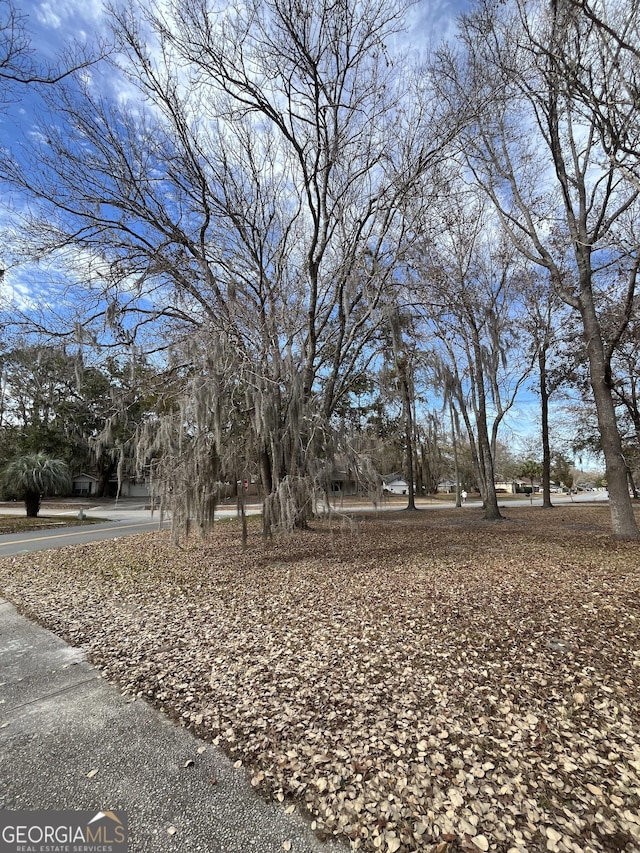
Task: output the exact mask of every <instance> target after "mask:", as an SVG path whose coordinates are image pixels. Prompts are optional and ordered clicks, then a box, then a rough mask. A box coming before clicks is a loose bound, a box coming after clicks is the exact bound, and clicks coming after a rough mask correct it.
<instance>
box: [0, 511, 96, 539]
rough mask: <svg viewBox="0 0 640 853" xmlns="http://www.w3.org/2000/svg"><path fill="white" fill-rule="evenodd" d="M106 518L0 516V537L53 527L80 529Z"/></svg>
mask: <svg viewBox="0 0 640 853" xmlns="http://www.w3.org/2000/svg"><path fill="white" fill-rule="evenodd" d="M101 521H105V519H104V518H84V519H82V520H80V519H79V518H77V517H76V516H60V515H51V516H47V515H39V516H38V517H37V518H27V517H26V515H0V535H3V534H6V533H27V532H28V531H30V530H49V529H51V528H53V527H79V526H82V525H85V524H98V523H99V522H101Z"/></svg>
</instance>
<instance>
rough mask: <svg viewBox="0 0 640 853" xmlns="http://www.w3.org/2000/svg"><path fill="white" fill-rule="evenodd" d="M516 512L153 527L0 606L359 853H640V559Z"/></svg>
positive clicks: (24, 559) (18, 562)
mask: <svg viewBox="0 0 640 853" xmlns="http://www.w3.org/2000/svg"><path fill="white" fill-rule="evenodd" d="M505 513H506V515H507V516H508V520H506V521H504V522H500V523H498V524H488V523H486V522H483V521H482V520H481V519H480V513H479V512H478V511H476V510H469V509H465V510H458V511H456V510H453V509H452V510H448V509H441V510H433V511H423V512H420V513H414V514H406V513H393V514H392V513H386V514H381V515H380V516H379V517H378V518H375V517H370V518H362V519H359V520H357V521H356V522H355V523H354V524H355V527H354V529H351V528H349V527H345V528H339V529H338V528H335V527H334V529H333V530H331V529H330V528H329V527H328V525H326V524H320V523H319V524H317V525H316V526H315V528H314V529H313V530H311V531H309V532H306V533H304V534H300V535H296V536H293V537H291V538H287V539H283V540H281V541H275V542H273V543H263V542H262V540H261V539H260V537H259V533H258V529H257V525H256V526H255V527H253V528H252V535H251V537H250V542H249V545H250V547H249V549H248V550H247V551H246V552H244V553H243V552H242V551H241V550H240V548H239V544H238V543H239V532H238V530H237V529H236V526H235V525H233V524H226V525H223V526H220V527H219V528H218V529H217V530H216V531H214V533H213V535H212V537H211V539H210V540H209V541H208V542H206V543H204V544H203V543H198V542H189V543H183V545H182V547H181V548H180V549H177V548H176V547H175V546H173V545H172V544H171V543H170V540H169V537H168V535H167V534H165V533H154V534H146V535H144V536H140V537H136V538H135V539H134V538H126V539H125V538H122V539H118V540H115V541H110V542H108V543H101V544H93V545H78V546H75V547H71V548H66V549H64V550H62V551H49V552H41V553H38V554H30V555H28V556H20V557H11V558H5V559H4V560H2V561H0V591H1V592H2V594H3V595H4V596H6V597H7V598H8V599H10V600H11V601H13V602H15V603H16V604H17V605H18V606H19V607H20V608H21V609H22V610H23V611H24V612H26V613H27V614H29V615H30V616H32V617H33V618H34V619H36V620H38V621H39V622H41V623H43V624H44V625H46V626H47V627H49V628H51V629H52V630H54V631H56V632H57V633H59V634H60V635H62V636H64V637H65V638H66V639H68V640H69V641H70V642H72V643H75V644H82V645H85V646H86V647H87V649H88V652H89V655H90V657H91V659H92V660H93V661H94V662H95V663H97V664H98V665H99V666H101V667H102V668H103V669H104V673H105V675H106V677H108V678H109V679H110V680H112V681H113V682H114V683H117V684H118V685H119V686H120V687H121V689H122V690H123V691H124V692H126V693H128V694H130V695H131V696H132V697H135V698H144V699H146V700H148V701H151V702H153V703H154V704H155V705H157V706H158V707H160V708H161V709H163V710H164V711H165V712H166V713H168V714H170V715H171V716H173V717H175V718H176V719H179V720H180V721H181V722H182V724H183V725H188V726H190V727H192V728H193V729H194V730H195V731H196V732H197V733H198V734H199V735H200V736H201V737H203V738H205V739H207V740H212V741H214V742H215V743H218V744H220V745H221V746H223V747H224V748H225V749H226V750H227V752H228V753H229V754H231V755H232V756H233V757H234V758H235V759H236V761H237V765H238V767H239V768H240V767H243V768H245V771H246V772H247V773H248V774H249V776H250V779H251V782H252V784H253V785H254V786H255V787H257V788H259V789H260V790H261V791H263V792H264V794H265V795H267V796H272V797H275V798H276V799H278V800H280V801H281V802H285V801H288V802H289V803H294V802H297V803H299V804H302V805H303V806H304V807H305V808H306V809H307V810H308V812H309V814H310V817H311V818H312V820H313V824H312V825H313V826H314V828H315V829H316V830H317V831H318V832H320V833H325V834H336V835H340V836H342V837H344V838H345V840H347V841H348V842H349V843H350V845H351V847H352V848H353V849H358V850H363V851H364V850H366V851H376V850H381V851H387V853H395V851H402V853H404V851H434V853H435V851H437V853H445V851H448V853H454V851H464V853H477V851H478V850H480V851H486V850H496V851H504V853H506V851H527V853H533V851H552V853H553V851H563V852H564V851H571V853H599V851H626V853H631V851H638V850H639V849H640V809H639V806H640V701H639V699H640V690H639V687H640V545H639V544H638V543H624V542H616V541H613V540H612V539H611V538H610V537H609V534H608V525H609V514H608V509H607V508H604V507H595V506H592V507H579V506H566V507H564V508H561V509H555V510H551V511H543V510H541V509H535V508H534V509H524V508H523V509H520V508H511V509H507V510H505ZM252 523H255V522H252Z"/></svg>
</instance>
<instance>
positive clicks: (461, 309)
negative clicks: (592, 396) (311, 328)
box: [416, 184, 531, 520]
mask: <svg viewBox="0 0 640 853" xmlns="http://www.w3.org/2000/svg"><path fill="white" fill-rule="evenodd" d="M439 212H440V224H439V227H438V231H439V233H438V231H436V229H435V227H434V228H433V230H432V233H431V235H430V237H429V239H428V240H426V241H425V242H424V243H422V244H421V245H420V246H419V248H418V246H416V251H417V252H419V254H417V257H416V268H417V270H418V274H419V276H420V278H419V279H418V282H419V283H418V287H417V289H416V300H417V301H418V302H419V305H420V306H421V311H422V314H423V317H424V321H425V324H426V327H427V328H428V329H429V331H430V334H431V337H432V339H433V340H434V341H437V342H438V343H437V346H436V350H437V353H438V357H437V358H436V360H435V364H436V371H435V377H436V379H435V381H436V383H437V384H439V386H440V388H441V390H442V393H443V396H444V397H445V401H451V400H452V399H454V400H455V402H456V404H457V408H458V410H459V411H460V413H461V415H462V418H463V420H464V423H465V426H466V428H467V433H468V436H469V441H470V444H471V449H472V455H473V461H474V467H475V472H476V478H477V481H478V485H479V487H480V492H481V496H482V500H483V504H484V510H485V517H486V518H487V519H490V520H493V519H499V518H500V517H501V515H500V510H499V508H498V502H497V497H496V490H495V471H494V461H495V456H496V445H497V441H498V432H499V429H500V425H501V424H502V422H503V421H504V418H505V416H506V414H507V412H508V411H509V409H510V408H511V407H512V406H513V404H514V402H515V400H516V397H517V394H518V391H519V389H520V387H521V385H522V383H523V382H524V380H525V379H526V377H527V375H528V374H529V371H530V368H531V362H530V360H529V359H527V358H526V357H525V354H524V353H523V352H522V351H521V350H520V349H519V345H518V336H517V333H516V332H515V330H514V322H513V317H514V314H515V313H516V312H517V299H518V296H519V285H520V277H521V266H522V265H521V264H520V263H519V262H518V257H517V253H516V252H515V250H514V249H513V248H512V247H511V246H510V245H509V243H508V242H506V240H505V236H504V235H503V234H501V233H500V228H499V224H498V223H496V222H495V221H492V218H491V215H490V211H489V210H488V204H487V203H486V202H485V201H484V200H483V199H481V198H479V197H478V194H477V193H474V192H470V191H469V190H468V189H467V190H466V191H465V190H464V189H463V190H461V187H460V185H459V184H458V185H452V188H451V191H450V196H449V198H448V199H447V200H446V201H444V202H443V203H442V205H441V207H440V211H439ZM434 213H435V211H434V210H432V211H431V216H432V221H433V219H435V216H434Z"/></svg>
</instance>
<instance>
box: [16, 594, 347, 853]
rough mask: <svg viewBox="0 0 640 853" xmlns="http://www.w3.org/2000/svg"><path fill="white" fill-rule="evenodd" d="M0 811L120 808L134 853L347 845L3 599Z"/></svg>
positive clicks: (270, 851)
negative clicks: (321, 834) (268, 795)
mask: <svg viewBox="0 0 640 853" xmlns="http://www.w3.org/2000/svg"><path fill="white" fill-rule="evenodd" d="M203 746H206V749H205V750H204V751H203V752H199V749H201V748H202V747H203ZM187 762H189V764H188V765H187ZM191 762H192V763H191ZM185 765H187V766H185ZM0 809H89V810H94V811H99V810H102V811H105V810H107V809H113V810H119V809H122V810H124V811H125V812H126V814H127V819H128V826H129V851H130V853H173V852H174V851H179V853H195V851H208V853H280V851H282V850H286V849H290V850H291V851H293V853H338V852H339V851H340V853H344V851H345V849H347V848H346V847H345V846H342V845H339V844H329V843H326V844H322V843H321V842H319V841H318V840H317V838H316V837H315V836H314V834H313V833H312V832H311V829H310V828H309V824H308V822H307V821H306V820H305V819H304V818H302V817H301V816H300V815H299V814H298V813H297V811H296V812H295V813H294V814H290V815H287V814H285V807H284V806H281V805H278V804H274V803H266V802H264V801H263V800H262V799H261V798H260V797H259V796H258V795H257V794H256V793H255V791H254V790H253V789H252V787H251V785H250V784H249V782H248V780H247V778H246V774H245V772H244V770H243V769H242V768H240V769H234V767H233V766H232V763H231V761H229V759H227V758H226V756H225V755H224V754H223V753H222V752H221V751H220V750H219V749H217V748H216V747H214V746H212V745H210V744H205V743H204V742H203V741H200V740H199V739H198V738H196V737H194V736H193V735H191V734H190V733H189V732H188V731H186V730H185V729H183V728H181V727H179V726H176V725H174V724H173V723H172V722H171V721H169V720H168V719H166V718H165V717H164V716H163V715H162V714H160V713H159V712H157V711H155V710H154V709H152V708H151V707H149V706H148V705H146V704H145V703H144V702H142V701H140V700H138V701H135V702H132V701H131V700H130V699H129V698H125V697H123V696H122V695H121V694H120V693H119V692H118V690H117V689H116V688H115V687H113V686H112V685H110V684H108V683H107V682H106V681H105V680H104V679H103V678H102V677H101V676H100V673H99V672H98V670H96V669H95V668H94V667H93V666H91V665H90V664H89V663H88V662H87V661H86V660H85V658H84V655H83V653H82V651H81V650H80V649H76V648H72V647H71V646H68V645H67V644H66V643H64V642H63V641H62V640H61V639H60V638H59V637H57V636H56V635H54V634H52V633H50V632H49V631H46V630H45V629H43V628H41V627H39V626H37V625H35V624H34V623H32V622H30V621H29V620H27V619H25V618H24V617H22V616H20V615H19V614H18V613H17V611H16V610H15V608H14V607H13V606H12V605H11V604H9V603H8V602H6V601H4V600H3V599H0ZM286 842H290V847H289V845H288V844H286Z"/></svg>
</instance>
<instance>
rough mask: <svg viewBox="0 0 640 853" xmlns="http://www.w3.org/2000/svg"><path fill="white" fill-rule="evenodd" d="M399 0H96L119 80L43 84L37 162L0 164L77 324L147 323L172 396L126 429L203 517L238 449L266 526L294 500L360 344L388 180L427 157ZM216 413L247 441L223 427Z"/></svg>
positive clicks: (140, 326) (174, 495) (308, 484)
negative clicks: (110, 5)
mask: <svg viewBox="0 0 640 853" xmlns="http://www.w3.org/2000/svg"><path fill="white" fill-rule="evenodd" d="M402 11H403V9H402V6H400V5H397V4H396V3H395V2H390V0H380V2H372V3H363V4H351V3H347V2H339V3H337V4H335V3H329V2H328V0H314V2H312V3H311V5H309V4H300V3H298V2H290V0H286V2H282V0H269V2H255V3H254V2H251V0H249V2H246V3H239V4H234V5H233V6H231V7H228V8H226V9H225V10H223V11H221V12H220V13H219V14H218V15H216V16H212V15H211V14H209V12H208V9H207V6H206V4H204V3H201V2H196V0H180V1H179V2H177V3H175V4H172V6H171V7H170V9H169V10H168V11H166V13H162V12H158V11H156V9H155V4H154V6H153V7H152V6H151V4H149V6H148V7H143V6H140V7H138V8H136V9H135V10H115V11H114V12H113V18H112V20H113V28H114V37H115V38H116V40H117V43H118V47H119V57H118V65H119V69H120V71H121V73H122V74H123V75H124V76H125V78H126V81H127V83H126V86H123V87H122V88H123V91H124V93H125V94H120V93H119V94H120V97H119V98H110V97H108V94H103V95H99V94H97V93H96V89H95V87H94V86H93V85H92V84H91V81H86V80H83V79H81V78H79V79H76V80H75V81H74V85H67V86H65V87H64V88H61V89H56V91H55V92H51V93H50V94H49V96H48V100H49V104H50V107H51V109H52V110H55V113H56V115H57V116H58V117H59V122H58V123H56V124H54V125H53V126H51V127H47V128H46V130H45V129H44V128H43V137H42V144H41V146H40V147H39V148H38V149H37V151H36V152H35V161H37V166H36V162H34V164H33V169H32V170H31V171H25V168H24V160H23V159H20V160H18V159H16V160H15V161H13V162H11V161H7V162H6V163H5V164H3V165H2V166H1V167H0V172H2V173H3V176H4V178H5V179H6V180H8V181H9V182H10V183H11V184H13V186H15V187H18V188H20V189H21V190H23V191H25V192H28V193H29V194H30V196H31V198H33V199H35V200H37V201H38V203H39V205H40V207H39V209H38V211H37V215H36V216H35V217H34V218H33V219H31V220H30V221H29V222H28V223H27V227H28V231H29V234H30V243H31V245H32V246H34V247H35V250H36V253H37V254H38V255H43V254H46V253H52V252H53V253H55V254H56V258H57V260H58V262H62V261H64V260H65V259H66V260H67V262H68V266H69V271H70V275H71V276H73V277H75V279H76V281H77V282H78V288H79V289H80V290H81V291H82V295H83V296H84V298H85V300H91V299H93V300H94V302H95V309H94V310H93V312H89V311H88V310H87V311H86V316H85V321H86V322H85V325H87V326H89V327H91V326H93V328H94V329H95V334H96V336H99V335H100V334H101V331H100V325H101V324H102V323H104V320H105V318H106V319H107V321H108V324H109V329H110V332H109V333H110V335H111V336H112V337H113V339H114V340H115V341H116V342H122V343H127V342H129V341H132V340H136V339H137V338H138V337H139V336H143V337H144V336H148V337H149V338H150V339H152V335H153V334H155V335H156V341H155V344H154V346H155V347H156V348H157V349H160V348H162V347H165V348H166V349H167V351H168V352H169V362H170V368H171V370H172V371H174V372H175V371H177V372H178V373H181V374H182V375H183V377H184V387H185V398H184V400H183V402H182V404H181V405H179V406H177V407H175V406H174V407H171V408H170V411H168V412H167V413H166V415H165V417H164V418H161V419H158V420H157V421H155V422H153V424H150V425H148V428H147V429H146V430H145V436H146V437H145V442H146V447H147V449H148V451H149V452H150V453H156V454H160V453H161V452H162V454H163V455H162V463H158V465H157V466H156V468H157V473H158V474H161V473H162V472H164V475H165V486H163V487H162V491H163V495H164V496H165V498H166V500H167V501H169V502H171V504H172V507H173V509H174V515H175V517H180V518H185V519H186V518H187V517H190V516H191V515H192V514H193V512H195V513H196V516H197V517H198V518H199V519H200V520H203V521H206V520H207V519H208V518H209V517H210V515H211V506H212V501H213V500H214V496H215V495H214V492H215V482H216V480H217V479H219V477H220V476H222V475H223V474H224V473H225V472H226V473H227V474H228V473H229V472H230V471H231V470H232V469H235V470H237V469H238V467H243V466H246V465H249V464H255V465H256V466H257V469H258V470H259V472H260V477H261V480H262V485H263V487H264V490H265V492H266V498H265V529H266V530H267V532H270V530H272V529H276V528H278V527H286V528H290V527H293V526H304V524H305V523H306V520H307V518H308V516H309V514H310V512H311V509H312V506H313V492H314V489H315V487H316V486H317V485H318V483H319V481H320V480H321V478H322V477H323V476H324V472H325V471H326V467H327V460H328V459H329V458H330V456H331V454H332V453H334V452H335V448H336V442H337V441H338V439H337V437H336V435H335V431H334V429H333V426H334V414H335V412H336V411H337V410H338V409H339V408H340V406H343V405H344V403H345V401H346V400H348V398H349V395H350V393H351V391H352V388H353V387H354V386H355V384H356V383H357V382H358V381H359V380H360V379H361V378H362V376H363V375H365V374H366V371H367V368H368V366H369V364H370V363H371V360H372V359H373V358H374V355H375V352H376V348H377V346H378V337H377V332H378V328H379V325H380V323H381V322H383V314H382V312H381V311H380V310H379V309H380V306H381V304H382V302H383V295H384V293H385V289H386V288H387V286H388V282H389V280H390V277H391V275H392V273H393V269H394V266H395V264H396V262H397V259H398V258H400V257H401V256H402V251H403V249H402V245H403V240H404V230H405V227H406V226H405V224H404V223H405V217H404V215H403V213H402V205H403V203H404V199H405V197H406V195H407V192H408V189H409V188H410V187H411V186H412V185H413V184H414V182H415V181H416V180H417V178H418V177H421V176H422V175H424V173H425V170H426V169H427V168H428V167H429V164H430V163H431V162H432V161H434V160H436V159H437V158H439V157H441V156H442V154H441V145H440V139H439V138H436V134H435V133H434V132H433V130H432V129H430V124H429V121H428V115H427V113H428V112H429V110H430V109H431V104H430V102H429V101H428V100H426V99H424V98H423V99H422V100H420V101H418V100H417V99H416V98H415V97H414V96H413V93H411V92H410V91H409V86H408V80H407V79H405V76H404V75H403V74H401V73H400V72H399V70H398V69H396V67H395V66H394V63H393V61H392V59H391V57H390V56H389V53H388V48H387V41H388V39H389V38H390V37H391V36H392V34H393V33H394V31H395V30H396V29H397V28H398V27H399V26H400V25H401V18H402ZM126 93H129V95H128V98H127V94H126ZM131 93H133V95H132V94H131ZM423 94H424V93H423ZM405 96H406V100H405ZM441 129H442V130H441V132H442V133H443V134H445V135H446V133H447V132H448V131H447V130H446V126H445V125H444V123H443V124H442V125H441ZM24 156H27V155H26V153H25V155H24ZM238 406H239V407H240V408H241V410H242V417H240V418H238V417H237V407H238ZM238 422H241V426H240V425H239V423H238ZM232 423H233V424H236V426H237V428H238V429H242V430H247V431H248V432H247V433H246V435H247V436H248V437H249V439H250V440H247V441H244V442H239V441H230V439H229V435H230V432H229V430H230V424H232ZM243 434H245V433H243ZM159 442H160V443H161V442H164V443H165V447H166V450H165V451H161V448H160V444H159ZM242 445H244V447H245V448H246V454H247V455H246V456H245V457H243V458H242V459H241V460H236V461H235V462H232V460H231V459H230V458H229V453H230V452H233V453H237V452H239V451H238V448H239V447H240V446H242ZM249 454H250V455H251V458H252V460H253V461H252V462H251V459H249ZM158 458H160V457H159V456H158ZM183 463H184V466H183V467H182V468H181V467H180V466H181V465H182V464H183ZM198 478H199V479H198ZM180 483H182V484H192V485H193V486H194V488H195V487H197V488H198V489H199V491H198V492H197V495H196V494H195V493H194V492H193V491H189V489H191V485H186V486H185V488H184V489H183V488H182V486H180ZM185 489H186V491H185ZM181 496H184V501H183V504H182V509H180V508H179V507H178V503H179V502H180V501H181V500H182V497H181Z"/></svg>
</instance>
